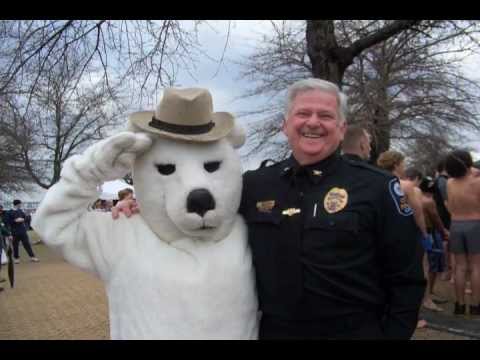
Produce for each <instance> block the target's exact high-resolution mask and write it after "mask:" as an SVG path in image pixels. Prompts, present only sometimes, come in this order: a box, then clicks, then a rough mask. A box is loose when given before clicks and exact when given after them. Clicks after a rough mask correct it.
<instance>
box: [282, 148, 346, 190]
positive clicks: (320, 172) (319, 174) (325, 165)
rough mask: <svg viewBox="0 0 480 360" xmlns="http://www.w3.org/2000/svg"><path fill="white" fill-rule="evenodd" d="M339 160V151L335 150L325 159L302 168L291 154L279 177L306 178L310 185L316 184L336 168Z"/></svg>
mask: <svg viewBox="0 0 480 360" xmlns="http://www.w3.org/2000/svg"><path fill="white" fill-rule="evenodd" d="M340 160H341V156H340V150H337V151H335V152H334V153H333V154H332V155H330V156H329V157H327V158H326V159H323V160H321V161H319V162H317V163H315V164H310V165H305V166H302V165H300V164H299V163H298V161H297V160H296V159H295V157H294V156H293V154H291V155H290V157H289V158H288V159H286V160H285V162H284V166H283V167H282V169H281V173H280V175H281V176H285V177H288V178H297V177H304V176H307V177H308V179H309V180H310V181H311V182H312V183H314V184H318V183H319V182H320V181H321V179H322V178H323V177H324V176H325V175H327V174H329V173H330V172H332V171H333V170H334V169H335V168H336V167H337V165H338V163H339V161H340Z"/></svg>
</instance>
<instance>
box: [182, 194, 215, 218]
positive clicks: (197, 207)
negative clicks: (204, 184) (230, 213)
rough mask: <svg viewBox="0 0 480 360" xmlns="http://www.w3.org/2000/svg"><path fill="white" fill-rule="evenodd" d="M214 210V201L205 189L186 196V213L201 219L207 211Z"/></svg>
mask: <svg viewBox="0 0 480 360" xmlns="http://www.w3.org/2000/svg"><path fill="white" fill-rule="evenodd" d="M213 209H215V200H214V199H213V196H212V194H210V191H208V190H207V189H195V190H193V191H191V192H190V194H188V197H187V211H188V212H189V213H192V212H193V213H196V214H198V215H200V216H202V217H203V215H204V214H205V213H206V212H207V211H208V210H213Z"/></svg>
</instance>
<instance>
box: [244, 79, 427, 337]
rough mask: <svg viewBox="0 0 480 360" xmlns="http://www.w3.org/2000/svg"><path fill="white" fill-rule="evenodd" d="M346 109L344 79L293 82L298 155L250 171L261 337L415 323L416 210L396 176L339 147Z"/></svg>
mask: <svg viewBox="0 0 480 360" xmlns="http://www.w3.org/2000/svg"><path fill="white" fill-rule="evenodd" d="M345 113H346V106H345V100H344V98H343V94H342V93H340V92H339V90H338V88H337V87H336V85H334V84H332V83H329V82H326V81H323V80H319V79H307V80H302V81H299V82H297V83H295V84H294V85H292V86H291V87H290V89H289V93H288V104H287V109H286V120H285V122H284V124H283V131H284V133H285V134H286V135H287V138H288V141H289V145H290V147H291V149H292V156H291V157H290V158H289V159H287V160H285V161H282V162H280V163H278V164H277V165H274V166H270V167H263V168H260V169H258V170H256V171H249V172H247V173H245V175H244V184H243V194H242V204H241V208H240V211H241V213H242V215H243V216H244V217H245V219H246V222H247V224H248V236H249V243H250V246H251V249H252V255H253V263H254V267H255V273H256V281H257V291H258V298H259V304H260V310H261V311H262V319H261V323H260V338H261V339H279V338H298V339H305V338H337V339H358V338H395V339H397V338H398V339H408V338H410V337H411V336H412V334H413V332H414V330H415V327H416V323H417V317H418V311H419V309H420V305H421V302H422V298H423V294H424V290H425V279H424V276H423V270H422V256H423V250H422V248H421V245H420V242H419V241H418V238H419V231H418V229H417V227H416V225H415V222H414V220H413V216H412V213H413V212H412V209H411V208H410V207H409V206H408V204H407V203H406V199H405V196H404V194H403V193H402V190H401V188H400V186H399V182H398V179H397V178H396V177H394V176H392V175H391V174H388V173H385V172H383V171H381V170H378V169H376V168H374V167H371V166H369V165H366V164H363V163H361V162H358V161H351V160H348V159H345V158H343V157H341V156H340V155H339V144H340V142H341V140H342V138H343V135H344V132H345V127H346V124H345Z"/></svg>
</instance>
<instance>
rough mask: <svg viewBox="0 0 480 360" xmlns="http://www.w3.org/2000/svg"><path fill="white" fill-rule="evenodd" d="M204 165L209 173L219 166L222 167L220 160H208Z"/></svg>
mask: <svg viewBox="0 0 480 360" xmlns="http://www.w3.org/2000/svg"><path fill="white" fill-rule="evenodd" d="M203 167H204V168H205V170H207V171H208V172H209V173H211V172H214V171H217V170H218V168H219V167H220V161H210V162H206V163H205V164H203Z"/></svg>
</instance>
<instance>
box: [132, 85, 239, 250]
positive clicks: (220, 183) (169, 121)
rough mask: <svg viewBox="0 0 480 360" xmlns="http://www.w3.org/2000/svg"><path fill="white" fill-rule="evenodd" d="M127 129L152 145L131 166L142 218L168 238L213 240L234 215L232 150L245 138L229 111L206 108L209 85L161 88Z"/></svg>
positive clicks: (236, 166) (235, 168)
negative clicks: (154, 102) (153, 105)
mask: <svg viewBox="0 0 480 360" xmlns="http://www.w3.org/2000/svg"><path fill="white" fill-rule="evenodd" d="M128 130H129V131H134V132H144V133H146V134H147V135H148V136H149V137H150V138H151V139H152V140H153V146H152V147H151V148H150V149H149V150H148V151H147V152H146V153H144V154H142V155H141V156H139V157H138V158H137V159H136V160H135V163H134V167H133V181H134V185H135V193H136V196H137V200H138V202H139V204H140V208H141V213H140V214H141V216H142V217H143V218H144V219H145V221H146V222H147V224H148V225H149V226H150V228H151V229H152V230H153V231H154V232H155V233H156V234H157V236H158V237H159V238H160V239H162V240H164V241H167V242H173V241H175V240H179V239H181V238H185V237H189V238H193V239H198V240H202V241H208V240H212V241H218V240H220V239H222V238H224V237H225V235H227V234H228V233H229V232H230V230H231V227H232V224H233V222H234V220H235V218H236V214H237V210H238V207H239V204H240V196H241V191H242V169H241V163H240V159H239V157H238V155H237V153H236V151H235V149H236V148H239V147H240V146H242V145H243V144H244V142H245V133H244V131H243V129H242V128H241V127H240V126H239V125H238V124H236V122H235V119H234V117H233V115H231V114H229V113H226V112H213V104H212V97H211V95H210V93H209V91H208V90H206V89H199V88H190V89H166V90H165V92H164V95H163V98H162V101H161V102H160V104H159V105H158V106H157V108H156V110H155V111H154V112H153V111H141V112H137V113H134V114H132V115H131V116H130V118H129V123H128Z"/></svg>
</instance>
